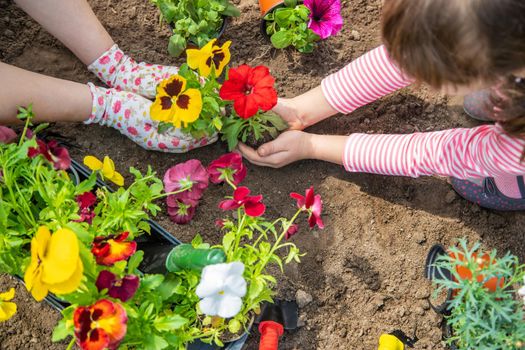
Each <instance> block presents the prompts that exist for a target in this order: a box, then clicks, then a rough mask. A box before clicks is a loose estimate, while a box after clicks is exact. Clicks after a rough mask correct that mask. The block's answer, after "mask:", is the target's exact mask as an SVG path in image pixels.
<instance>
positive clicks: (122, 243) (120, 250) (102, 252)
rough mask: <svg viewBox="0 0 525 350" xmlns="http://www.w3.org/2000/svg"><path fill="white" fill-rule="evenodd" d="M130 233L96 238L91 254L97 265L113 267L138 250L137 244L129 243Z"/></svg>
mask: <svg viewBox="0 0 525 350" xmlns="http://www.w3.org/2000/svg"><path fill="white" fill-rule="evenodd" d="M128 236H129V232H123V233H121V234H120V235H118V236H116V235H110V236H107V237H95V240H94V241H93V247H92V248H91V252H92V253H93V255H94V256H95V258H96V260H97V264H99V265H105V266H113V264H115V263H116V262H117V261H121V260H126V259H128V258H129V257H130V256H132V255H133V254H135V251H136V250H137V242H134V241H128V242H126V238H128Z"/></svg>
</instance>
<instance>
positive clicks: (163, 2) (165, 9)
mask: <svg viewBox="0 0 525 350" xmlns="http://www.w3.org/2000/svg"><path fill="white" fill-rule="evenodd" d="M156 1H157V2H156V4H157V6H158V7H159V10H160V13H162V16H163V17H164V18H165V19H166V21H167V22H168V23H170V22H173V20H174V19H175V15H176V14H177V6H175V4H174V3H173V2H171V1H168V0H156Z"/></svg>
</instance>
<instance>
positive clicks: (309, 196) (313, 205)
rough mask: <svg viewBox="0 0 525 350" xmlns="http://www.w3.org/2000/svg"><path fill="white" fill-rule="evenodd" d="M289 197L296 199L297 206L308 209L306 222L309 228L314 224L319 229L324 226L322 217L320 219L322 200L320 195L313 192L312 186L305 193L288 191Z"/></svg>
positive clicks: (304, 209)
mask: <svg viewBox="0 0 525 350" xmlns="http://www.w3.org/2000/svg"><path fill="white" fill-rule="evenodd" d="M290 197H292V198H294V199H296V200H297V207H298V208H299V209H302V210H303V211H308V212H309V214H310V215H309V216H308V224H309V225H310V227H311V228H313V227H314V226H315V225H317V226H319V228H320V229H323V228H324V223H323V219H321V211H322V209H323V201H322V200H321V196H320V195H318V194H315V193H314V187H313V186H312V187H310V188H309V189H307V190H306V193H305V195H304V196H303V195H300V194H299V193H295V192H293V193H290Z"/></svg>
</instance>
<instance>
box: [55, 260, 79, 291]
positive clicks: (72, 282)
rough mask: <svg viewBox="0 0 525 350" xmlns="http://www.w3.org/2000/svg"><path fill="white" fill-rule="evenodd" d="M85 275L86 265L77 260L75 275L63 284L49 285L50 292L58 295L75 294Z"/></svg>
mask: <svg viewBox="0 0 525 350" xmlns="http://www.w3.org/2000/svg"><path fill="white" fill-rule="evenodd" d="M83 273H84V265H82V261H81V260H80V259H77V264H76V269H75V271H74V272H73V275H71V276H70V277H69V278H68V279H67V280H66V281H64V282H62V283H58V284H52V285H49V291H50V292H52V293H55V294H58V295H60V294H69V293H73V292H74V291H75V290H77V289H78V287H79V286H80V282H81V281H82V276H83Z"/></svg>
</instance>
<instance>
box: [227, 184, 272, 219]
mask: <svg viewBox="0 0 525 350" xmlns="http://www.w3.org/2000/svg"><path fill="white" fill-rule="evenodd" d="M249 194H250V190H249V189H248V187H244V186H241V187H237V189H236V190H235V191H234V192H233V199H226V200H224V201H222V202H220V203H219V208H221V209H222V210H234V209H237V208H240V207H244V211H245V212H246V215H248V216H252V217H257V216H261V215H263V214H264V211H265V210H266V206H265V205H264V204H263V203H262V202H261V201H262V199H263V196H262V195H258V196H250V195H249Z"/></svg>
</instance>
